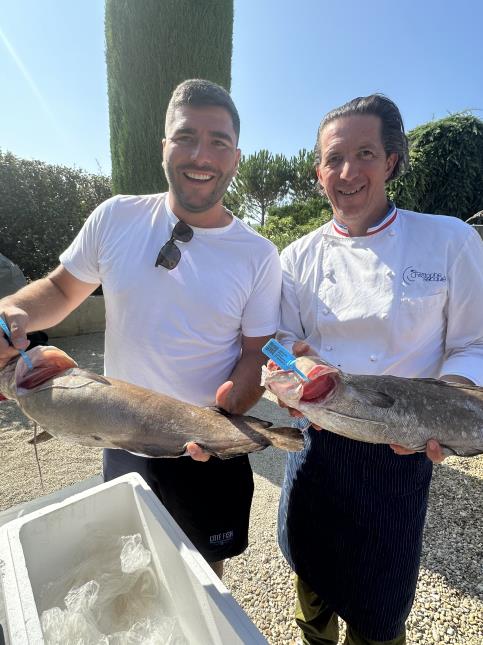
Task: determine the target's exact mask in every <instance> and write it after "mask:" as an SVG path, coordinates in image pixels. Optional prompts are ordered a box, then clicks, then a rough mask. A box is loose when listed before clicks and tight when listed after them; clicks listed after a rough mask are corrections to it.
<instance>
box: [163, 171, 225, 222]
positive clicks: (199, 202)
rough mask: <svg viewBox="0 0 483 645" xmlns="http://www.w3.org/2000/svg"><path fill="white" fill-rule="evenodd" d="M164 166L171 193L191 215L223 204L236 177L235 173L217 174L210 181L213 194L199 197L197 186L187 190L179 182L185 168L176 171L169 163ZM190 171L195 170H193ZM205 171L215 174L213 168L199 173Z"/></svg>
mask: <svg viewBox="0 0 483 645" xmlns="http://www.w3.org/2000/svg"><path fill="white" fill-rule="evenodd" d="M163 166H164V173H165V175H166V179H167V180H168V185H169V190H170V192H171V193H172V194H173V195H174V196H175V197H176V200H177V202H178V203H179V205H180V206H181V207H182V208H184V209H185V210H186V211H188V212H190V213H204V212H205V211H208V210H210V208H212V207H213V206H215V205H216V204H218V203H219V202H221V200H222V199H223V196H224V194H225V193H226V191H227V189H228V186H229V185H230V182H231V180H232V179H233V175H234V171H233V172H231V171H230V172H226V173H225V174H221V175H219V174H215V177H214V178H213V179H211V180H210V183H211V182H213V187H212V190H211V192H210V193H208V194H206V195H204V196H203V197H202V196H201V195H197V191H196V185H193V188H192V189H190V190H185V189H183V188H182V187H181V185H180V183H181V182H180V181H178V177H179V174H181V173H182V172H183V168H181V169H180V168H178V169H177V170H176V169H175V168H174V167H173V165H172V164H171V163H169V162H168V163H164V164H163ZM190 169H191V170H193V168H190ZM186 170H188V168H186ZM203 171H205V172H208V171H209V172H214V171H213V170H212V169H211V168H210V169H208V168H204V169H201V168H200V169H198V172H203ZM202 186H203V184H202V183H200V188H201V187H202Z"/></svg>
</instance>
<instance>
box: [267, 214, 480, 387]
mask: <svg viewBox="0 0 483 645" xmlns="http://www.w3.org/2000/svg"><path fill="white" fill-rule="evenodd" d="M281 260H282V269H283V288H282V305H281V330H280V332H279V335H278V337H279V340H280V341H281V342H282V343H283V344H284V345H285V346H286V347H287V348H288V349H290V350H291V349H292V345H293V343H294V342H295V341H296V340H305V341H306V342H307V343H308V344H309V345H310V346H311V347H312V348H313V349H314V350H315V351H316V352H317V353H318V354H319V355H320V356H321V357H322V358H324V359H325V360H327V361H328V362H330V363H332V364H333V365H336V366H337V367H340V368H341V369H342V370H343V371H345V372H350V373H354V374H393V375H395V376H404V377H438V376H441V375H443V374H458V375H460V376H464V377H467V378H469V379H471V380H472V381H474V382H475V383H477V384H483V242H482V240H481V239H480V237H479V236H478V234H477V232H476V231H475V230H474V229H473V228H472V227H471V226H469V225H467V224H465V223H464V222H462V221H461V220H459V219H457V218H455V217H447V216H441V215H425V214H421V213H414V212H411V211H405V210H401V209H397V215H396V217H395V218H391V219H390V220H387V221H386V222H385V223H384V224H383V225H382V226H381V227H379V228H378V229H377V230H376V231H375V232H374V231H372V233H371V234H370V235H366V236H364V237H348V236H346V235H345V234H344V233H343V231H342V230H341V229H340V228H338V227H337V226H336V225H335V224H334V222H333V221H331V222H328V223H327V224H324V225H323V226H322V227H320V228H319V229H317V230H316V231H313V232H312V233H309V234H308V235H306V236H304V237H302V238H301V239H299V240H297V241H295V242H293V243H292V244H291V245H290V246H288V247H287V248H286V249H284V251H283V252H282V254H281Z"/></svg>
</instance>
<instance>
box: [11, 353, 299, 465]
mask: <svg viewBox="0 0 483 645" xmlns="http://www.w3.org/2000/svg"><path fill="white" fill-rule="evenodd" d="M28 355H29V358H30V360H31V361H32V363H33V370H28V368H27V366H26V365H25V363H24V361H23V360H22V359H19V360H18V361H14V362H11V363H9V364H8V365H7V366H6V367H5V368H4V369H3V370H1V371H0V393H1V394H2V395H3V397H4V398H7V399H13V400H15V401H16V402H17V404H18V406H19V408H20V409H21V410H22V411H23V412H24V413H25V414H26V415H27V416H28V417H30V418H31V419H32V420H33V421H35V422H36V423H38V425H39V426H41V428H42V429H43V430H44V431H47V432H48V433H49V434H50V435H53V436H55V437H58V438H60V439H64V440H67V441H72V442H75V443H78V444H81V445H84V446H94V447H97V448H122V449H124V450H129V451H130V452H134V453H136V454H140V455H145V456H148V457H179V456H180V455H182V454H183V453H184V452H185V449H186V444H187V443H188V442H189V441H194V442H196V443H197V444H199V445H200V446H201V447H202V448H203V449H204V450H206V451H207V452H209V453H210V454H213V455H216V456H218V457H221V458H222V459H226V458H228V457H234V456H236V455H241V454H246V453H249V452H254V451H257V450H262V449H263V448H266V447H267V446H270V445H272V446H275V447H277V448H281V449H283V450H289V451H296V450H300V449H301V448H302V446H303V439H302V436H301V434H300V432H299V431H298V430H295V429H294V428H288V427H285V428H272V427H271V426H272V424H271V423H270V422H268V421H262V420H261V419H257V418H255V417H251V416H244V415H230V414H228V413H223V412H221V411H219V410H217V409H212V408H200V407H196V406H194V405H189V404H187V403H183V402H182V401H178V400H176V399H173V398H171V397H169V396H165V395H163V394H159V393H157V392H153V391H151V390H147V389H145V388H142V387H138V386H136V385H132V384H130V383H126V382H124V381H118V380H116V379H113V378H109V377H104V376H99V375H97V374H94V373H92V372H88V371H86V370H82V369H79V368H78V367H77V364H76V363H75V361H74V360H73V359H72V358H70V356H68V355H67V354H65V353H64V352H62V351H61V350H59V349H57V348H56V347H40V346H39V347H35V348H34V349H32V350H30V351H29V352H28ZM0 398H2V397H0Z"/></svg>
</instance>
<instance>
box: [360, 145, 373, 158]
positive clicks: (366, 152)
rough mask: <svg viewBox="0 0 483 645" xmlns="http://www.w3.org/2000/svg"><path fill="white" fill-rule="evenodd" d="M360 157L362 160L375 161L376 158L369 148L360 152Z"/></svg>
mask: <svg viewBox="0 0 483 645" xmlns="http://www.w3.org/2000/svg"><path fill="white" fill-rule="evenodd" d="M359 155H360V157H361V158H362V159H373V158H374V152H373V151H372V150H370V149H369V148H364V149H363V150H361V151H360V152H359Z"/></svg>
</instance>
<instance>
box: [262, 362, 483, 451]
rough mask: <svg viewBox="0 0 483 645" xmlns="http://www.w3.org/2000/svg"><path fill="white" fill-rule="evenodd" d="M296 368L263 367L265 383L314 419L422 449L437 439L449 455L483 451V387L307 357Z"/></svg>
mask: <svg viewBox="0 0 483 645" xmlns="http://www.w3.org/2000/svg"><path fill="white" fill-rule="evenodd" d="M296 365H297V367H298V368H299V369H300V370H301V371H302V372H303V373H304V374H306V375H307V376H308V377H309V378H310V381H308V382H303V381H302V379H301V378H299V377H298V376H296V374H294V372H284V371H281V370H269V369H268V368H263V376H262V385H265V387H266V388H267V389H268V390H270V391H271V392H273V393H274V394H275V395H276V396H277V397H278V398H279V399H280V400H281V401H283V403H285V404H286V405H288V406H289V407H291V408H295V409H296V410H298V411H299V412H301V413H302V414H303V415H304V416H306V417H307V418H308V419H309V420H310V421H311V422H312V423H314V424H316V425H318V426H321V427H322V428H324V429H326V430H330V431H332V432H335V433H336V434H340V435H342V436H344V437H347V438H349V439H356V440H358V441H366V442H369V443H387V444H399V445H401V446H404V447H406V448H409V449H410V450H416V451H423V450H425V447H426V442H427V441H428V440H429V439H436V440H437V441H438V442H439V443H440V444H441V446H442V447H443V450H444V452H445V453H446V454H453V455H460V456H472V455H478V454H480V453H483V388H482V387H477V386H470V385H457V384H452V383H445V382H443V381H438V380H436V379H418V378H402V377H397V376H373V375H358V374H345V373H344V372H342V371H341V370H339V369H337V368H335V367H333V366H332V365H328V364H326V363H324V362H323V361H322V360H320V359H318V358H317V357H307V356H302V357H300V358H298V359H297V361H296Z"/></svg>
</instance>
